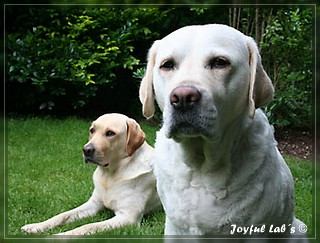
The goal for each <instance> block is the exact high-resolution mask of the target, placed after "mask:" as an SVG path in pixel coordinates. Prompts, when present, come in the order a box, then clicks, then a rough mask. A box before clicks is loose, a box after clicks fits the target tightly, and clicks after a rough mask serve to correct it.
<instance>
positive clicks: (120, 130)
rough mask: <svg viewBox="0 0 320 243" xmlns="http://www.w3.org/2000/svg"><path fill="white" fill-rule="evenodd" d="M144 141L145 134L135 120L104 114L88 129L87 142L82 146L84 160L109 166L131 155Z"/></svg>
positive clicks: (114, 114)
mask: <svg viewBox="0 0 320 243" xmlns="http://www.w3.org/2000/svg"><path fill="white" fill-rule="evenodd" d="M144 141H145V134H144V132H143V131H142V130H141V128H140V125H139V124H138V123H137V122H136V121H135V120H133V119H131V118H128V117H127V116H125V115H121V114H116V113H112V114H105V115H103V116H100V117H99V118H98V119H97V120H95V121H94V122H93V123H92V125H91V127H90V129H89V142H88V143H87V144H86V145H85V146H84V147H83V156H84V160H85V161H86V162H91V163H94V164H97V165H100V166H103V167H107V166H109V165H110V166H111V164H113V163H117V162H118V161H120V160H122V159H124V158H126V157H128V156H132V154H133V153H134V152H135V151H136V150H137V149H138V148H139V147H140V146H141V145H142V144H143V143H144ZM113 166H114V167H116V166H117V165H115V164H113Z"/></svg>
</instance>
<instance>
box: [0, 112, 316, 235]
mask: <svg viewBox="0 0 320 243" xmlns="http://www.w3.org/2000/svg"><path fill="white" fill-rule="evenodd" d="M7 123H8V126H7V128H8V129H7V132H8V134H7V144H8V149H7V160H6V171H7V180H6V182H7V183H6V190H7V203H6V214H7V218H6V219H7V220H6V232H5V235H6V237H8V238H11V237H13V238H16V237H29V236H25V235H24V234H23V233H22V232H20V228H21V227H22V226H23V225H25V224H28V223H34V222H39V221H43V220H45V219H48V218H49V217H52V216H54V215H56V214H58V213H60V212H63V211H66V210H69V209H72V208H74V207H76V206H78V205H80V204H82V203H84V202H85V201H86V200H87V199H88V198H89V197H90V196H91V192H92V190H93V183H92V174H93V171H94V170H95V166H93V165H86V164H84V163H83V160H82V147H83V145H84V144H85V143H86V142H87V137H88V127H89V125H90V123H91V121H86V120H82V119H78V118H68V119H63V120H58V119H51V118H25V119H22V118H11V119H8V120H7ZM142 128H143V130H144V131H145V132H146V135H147V141H148V142H149V144H151V145H153V144H154V140H155V132H156V130H158V127H156V126H153V125H149V124H144V123H143V124H142ZM285 159H286V161H287V163H288V164H289V166H290V168H291V170H292V173H293V176H294V178H295V187H296V195H295V196H296V216H297V217H298V218H299V219H301V220H302V221H304V222H305V223H306V225H307V226H308V232H309V234H310V235H312V234H313V227H312V208H313V207H312V172H311V171H312V163H311V162H310V161H305V160H299V159H296V158H294V157H288V156H286V157H285ZM111 216H112V212H110V211H104V212H101V213H99V214H98V215H96V216H95V217H92V218H89V219H84V220H81V221H79V222H75V223H73V224H70V225H66V226H62V227H59V228H57V229H54V230H52V231H49V232H46V233H44V234H43V235H49V234H54V233H58V232H62V231H65V230H69V229H72V228H74V227H76V226H80V225H83V224H85V223H89V222H96V221H102V220H105V219H107V218H109V217H111ZM164 218H165V217H164V213H163V212H162V211H160V212H155V213H152V214H150V215H147V216H146V217H144V219H143V221H142V223H141V225H140V227H136V226H130V227H126V228H122V229H117V230H112V231H108V232H103V233H99V234H98V235H99V236H104V237H111V236H115V235H133V236H138V237H139V236H141V235H162V234H163V229H164Z"/></svg>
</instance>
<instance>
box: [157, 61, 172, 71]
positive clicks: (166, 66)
mask: <svg viewBox="0 0 320 243" xmlns="http://www.w3.org/2000/svg"><path fill="white" fill-rule="evenodd" d="M174 66H175V63H174V61H173V60H166V61H164V62H163V63H162V64H161V65H160V68H161V69H164V70H171V69H173V68H174Z"/></svg>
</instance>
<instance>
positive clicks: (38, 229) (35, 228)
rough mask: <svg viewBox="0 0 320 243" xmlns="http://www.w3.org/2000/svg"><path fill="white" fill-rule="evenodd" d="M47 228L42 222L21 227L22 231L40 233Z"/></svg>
mask: <svg viewBox="0 0 320 243" xmlns="http://www.w3.org/2000/svg"><path fill="white" fill-rule="evenodd" d="M45 230H46V227H45V225H44V224H42V223H35V224H27V225H25V226H23V227H21V231H22V232H25V233H28V234H38V233H41V232H43V231H45Z"/></svg>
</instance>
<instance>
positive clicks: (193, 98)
mask: <svg viewBox="0 0 320 243" xmlns="http://www.w3.org/2000/svg"><path fill="white" fill-rule="evenodd" d="M200 99H201V93H200V92H199V90H198V89H196V88H195V87H192V86H180V87H177V88H175V89H174V90H173V91H172V92H171V94H170V104H171V106H172V107H173V108H174V109H175V110H178V111H180V112H185V111H188V110H191V109H192V108H193V107H194V106H195V104H197V103H198V102H199V101H200Z"/></svg>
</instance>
